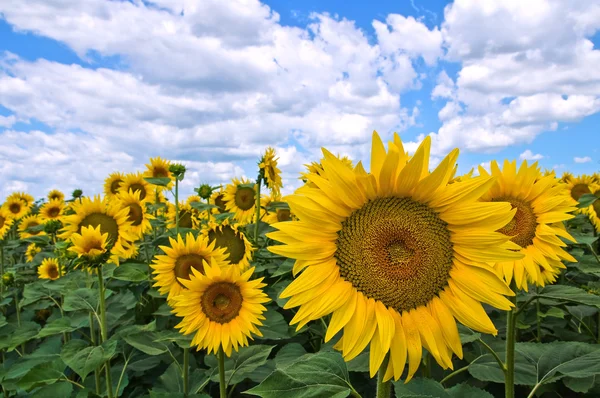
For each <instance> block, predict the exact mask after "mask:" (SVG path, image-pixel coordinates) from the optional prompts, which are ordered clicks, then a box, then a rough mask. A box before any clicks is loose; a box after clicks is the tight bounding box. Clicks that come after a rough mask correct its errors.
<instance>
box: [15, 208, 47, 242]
mask: <svg viewBox="0 0 600 398" xmlns="http://www.w3.org/2000/svg"><path fill="white" fill-rule="evenodd" d="M42 224H44V220H43V219H42V217H40V216H39V215H38V214H30V215H28V216H26V217H23V219H22V220H21V224H20V225H19V236H20V237H21V239H25V238H31V237H32V236H42V235H46V233H45V232H44V231H31V230H30V229H29V228H33V227H37V226H39V225H42Z"/></svg>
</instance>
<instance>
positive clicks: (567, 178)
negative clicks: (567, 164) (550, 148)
mask: <svg viewBox="0 0 600 398" xmlns="http://www.w3.org/2000/svg"><path fill="white" fill-rule="evenodd" d="M573 178H575V177H574V176H573V173H569V172H568V171H565V172H564V173H563V175H562V176H561V177H560V182H566V183H568V182H570V181H571V180H572V179H573Z"/></svg>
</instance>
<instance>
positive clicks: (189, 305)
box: [172, 258, 270, 356]
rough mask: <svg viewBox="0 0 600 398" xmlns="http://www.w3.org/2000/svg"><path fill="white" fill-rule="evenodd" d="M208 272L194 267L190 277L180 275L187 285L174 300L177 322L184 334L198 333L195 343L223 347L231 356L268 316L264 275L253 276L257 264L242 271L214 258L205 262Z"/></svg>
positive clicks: (210, 350) (214, 349) (212, 349)
mask: <svg viewBox="0 0 600 398" xmlns="http://www.w3.org/2000/svg"><path fill="white" fill-rule="evenodd" d="M204 271H205V274H203V273H202V272H200V271H198V270H196V269H194V270H193V271H192V273H191V274H190V278H185V279H183V278H180V281H181V283H182V284H183V285H184V286H185V289H183V291H182V293H181V295H179V296H177V297H176V298H175V299H174V300H173V302H172V305H173V312H174V313H175V315H177V316H178V317H182V318H183V319H182V321H181V322H180V323H179V324H178V325H177V326H176V328H178V329H180V332H181V333H183V334H186V335H187V334H190V333H194V332H196V333H195V335H194V338H193V339H192V346H197V347H198V349H206V350H208V354H210V353H213V352H214V353H215V354H216V353H217V352H218V351H219V348H220V347H222V348H223V352H224V353H225V355H227V356H230V355H231V351H232V348H233V349H234V350H235V351H237V350H238V347H244V346H247V345H248V339H249V338H250V339H252V335H251V334H252V333H254V334H256V335H258V336H262V334H261V333H260V331H259V330H258V329H257V328H256V327H257V326H262V323H261V320H265V317H264V316H263V313H264V312H265V311H266V310H267V309H266V308H265V307H264V305H263V304H264V303H267V302H269V301H270V299H269V297H268V296H267V295H266V294H265V293H264V292H263V291H262V288H263V287H265V286H266V284H264V283H262V280H263V278H258V279H254V280H250V277H251V276H252V272H253V271H254V268H251V269H249V270H247V271H246V272H244V273H242V272H241V270H240V269H239V268H237V267H221V264H219V263H218V261H216V260H215V259H214V258H211V262H210V264H209V263H206V262H205V264H204Z"/></svg>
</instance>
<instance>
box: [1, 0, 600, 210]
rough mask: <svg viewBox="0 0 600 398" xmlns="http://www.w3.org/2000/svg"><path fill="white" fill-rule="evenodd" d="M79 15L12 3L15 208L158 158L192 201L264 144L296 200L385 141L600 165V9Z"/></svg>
mask: <svg viewBox="0 0 600 398" xmlns="http://www.w3.org/2000/svg"><path fill="white" fill-rule="evenodd" d="M64 4H65V3H64V2H63V1H58V0H32V1H30V2H28V3H27V5H26V6H25V5H24V3H23V2H20V1H18V0H12V1H6V2H2V4H1V5H0V137H1V138H2V140H1V141H0V159H1V160H2V166H0V200H2V198H3V197H4V196H5V195H7V194H9V193H10V192H11V191H13V190H27V191H29V192H32V193H33V194H35V195H36V196H43V195H44V194H45V192H47V191H48V190H49V189H51V188H61V189H64V190H65V191H71V190H72V189H74V188H76V187H81V188H83V189H84V191H85V192H86V193H88V194H93V193H100V192H101V189H102V181H103V179H104V177H105V176H106V175H108V174H109V173H110V172H113V171H117V170H119V171H124V172H132V171H136V170H142V169H143V165H144V163H147V161H148V158H149V157H151V156H163V157H166V158H168V159H172V160H178V161H182V162H184V163H186V164H187V165H188V168H189V169H190V172H189V174H188V178H187V179H186V185H185V186H184V189H185V190H187V193H191V189H192V188H193V186H197V185H198V184H199V183H201V182H210V183H213V184H216V183H226V182H227V181H228V180H229V179H231V178H232V177H239V176H248V177H251V176H254V175H255V173H256V172H255V170H254V168H255V164H256V161H257V158H258V157H259V156H260V153H261V151H263V150H264V148H265V147H266V146H267V145H272V146H274V147H276V149H277V151H278V153H279V155H280V158H281V166H282V169H283V172H284V182H285V183H286V185H287V186H288V188H287V192H289V191H291V190H293V188H295V187H296V186H297V185H298V181H297V177H298V173H299V172H300V171H302V169H303V167H302V164H305V163H308V162H310V161H315V160H318V158H319V149H320V147H322V146H326V147H327V148H329V149H331V150H333V151H334V152H338V153H340V154H345V155H349V156H350V157H351V158H353V159H354V160H361V159H362V160H368V156H369V146H370V135H371V132H372V131H373V130H377V131H379V132H380V133H381V134H382V135H383V136H385V137H389V136H390V135H391V133H392V132H393V131H398V132H399V133H400V135H401V137H402V139H403V141H405V142H406V143H407V145H406V146H407V148H409V149H412V148H414V147H416V145H417V144H418V142H419V141H420V140H421V139H422V138H423V136H424V135H427V134H432V138H433V149H432V155H433V158H434V162H435V161H436V160H439V159H440V158H441V157H443V156H444V155H445V153H447V152H448V151H449V150H450V149H452V148H454V147H459V148H460V149H461V157H460V158H459V167H460V168H459V170H460V171H461V172H467V171H468V170H469V169H470V168H471V167H473V166H476V165H478V164H486V163H487V162H489V161H490V160H492V159H499V160H502V159H505V158H508V159H528V160H539V162H540V165H541V166H542V167H543V168H555V169H556V170H557V171H558V172H559V173H562V172H563V171H566V170H569V171H572V172H575V173H592V172H595V171H597V170H598V168H599V167H598V166H599V165H598V162H599V160H600V157H599V156H598V155H599V153H598V150H599V149H600V144H598V143H597V142H598V137H600V132H599V131H598V127H597V126H600V72H598V71H597V69H598V68H597V65H598V62H600V55H599V54H600V51H599V50H598V46H599V45H600V34H599V29H600V23H599V22H597V21H598V20H600V11H598V10H599V8H598V7H596V5H595V4H594V2H593V1H582V2H579V3H577V4H571V3H569V2H560V1H552V0H547V1H546V0H539V1H537V2H530V3H527V4H519V2H514V3H513V2H496V1H472V0H458V1H455V2H449V1H434V0H430V1H424V0H412V1H371V2H345V1H337V0H336V1H327V2H322V1H316V0H308V1H292V0H269V1H263V2H259V1H255V2H243V3H242V2H239V3H238V2H237V1H231V2H227V3H224V2H219V1H216V0H215V1H213V0H206V1H202V2H198V1H193V0H155V1H143V2H142V1H140V0H132V1H129V2H124V1H105V0H90V1H89V2H84V3H80V2H77V1H73V3H72V5H70V6H68V5H67V6H64ZM594 13H598V16H599V18H594V17H593V16H594V15H596V14H594ZM565 15H568V16H569V18H570V19H569V20H566V19H565V17H564V16H565ZM57 16H59V17H60V18H57ZM508 24H510V25H508Z"/></svg>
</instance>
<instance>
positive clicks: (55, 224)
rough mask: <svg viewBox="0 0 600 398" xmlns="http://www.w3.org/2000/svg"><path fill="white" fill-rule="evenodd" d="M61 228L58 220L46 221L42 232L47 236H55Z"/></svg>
mask: <svg viewBox="0 0 600 398" xmlns="http://www.w3.org/2000/svg"><path fill="white" fill-rule="evenodd" d="M61 228H62V223H61V222H60V221H58V220H49V221H46V224H45V225H44V232H45V233H47V234H48V235H52V234H56V233H57V232H58V231H59V230H60V229H61Z"/></svg>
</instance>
